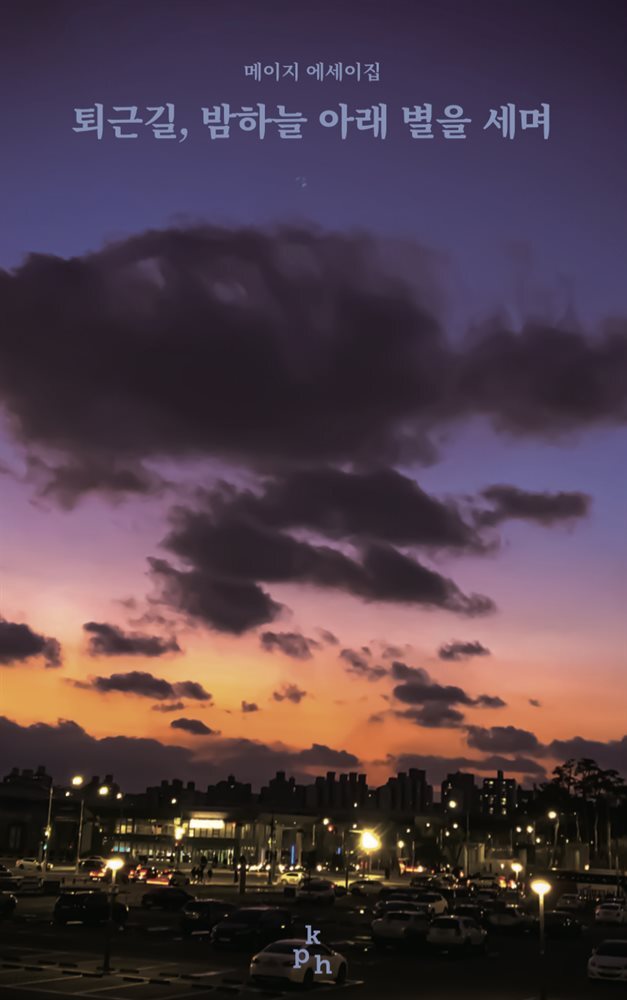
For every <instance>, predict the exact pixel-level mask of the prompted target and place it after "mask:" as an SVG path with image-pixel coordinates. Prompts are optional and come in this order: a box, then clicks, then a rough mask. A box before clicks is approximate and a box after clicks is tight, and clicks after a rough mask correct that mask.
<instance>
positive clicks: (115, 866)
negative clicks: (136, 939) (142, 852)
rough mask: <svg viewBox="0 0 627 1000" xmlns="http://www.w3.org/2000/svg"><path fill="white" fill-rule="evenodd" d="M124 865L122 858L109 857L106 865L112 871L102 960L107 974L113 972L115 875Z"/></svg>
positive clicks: (104, 971) (103, 969)
mask: <svg viewBox="0 0 627 1000" xmlns="http://www.w3.org/2000/svg"><path fill="white" fill-rule="evenodd" d="M123 866H124V861H123V860H122V858H109V860H108V861H107V862H106V865H105V867H106V868H107V869H108V870H109V871H110V872H111V890H110V892H109V919H108V920H107V924H106V928H105V930H106V933H105V946H104V956H103V961H102V971H103V973H104V975H105V976H108V975H109V974H110V972H111V935H112V932H113V914H114V905H115V876H116V875H117V873H118V872H119V870H120V868H122V867H123Z"/></svg>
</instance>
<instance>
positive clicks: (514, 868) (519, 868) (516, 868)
mask: <svg viewBox="0 0 627 1000" xmlns="http://www.w3.org/2000/svg"><path fill="white" fill-rule="evenodd" d="M522 870H523V866H522V865H521V863H520V861H513V862H512V871H513V873H514V875H515V876H516V888H518V879H519V877H520V873H521V871H522Z"/></svg>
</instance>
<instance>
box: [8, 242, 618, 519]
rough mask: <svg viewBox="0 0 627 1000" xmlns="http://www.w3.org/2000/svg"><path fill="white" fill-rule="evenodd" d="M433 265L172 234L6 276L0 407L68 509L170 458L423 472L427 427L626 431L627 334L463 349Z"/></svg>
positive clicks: (534, 329) (38, 261) (37, 262)
mask: <svg viewBox="0 0 627 1000" xmlns="http://www.w3.org/2000/svg"><path fill="white" fill-rule="evenodd" d="M399 259H401V260H402V261H403V264H404V273H411V275H412V285H411V286H410V285H409V283H408V282H406V281H405V280H404V279H403V278H401V277H399V276H398V275H399V273H400V271H399V268H398V261H399ZM435 259H436V258H435V255H434V254H430V253H428V252H427V251H425V250H422V249H421V248H417V247H412V246H411V245H410V244H409V243H404V244H403V245H402V248H399V247H396V248H392V247H391V245H390V244H389V242H388V243H387V244H386V243H384V242H383V241H378V242H377V241H375V240H374V239H371V238H368V237H367V236H365V235H363V234H338V233H325V232H322V231H320V230H313V229H310V228H307V227H305V226H301V227H295V226H292V227H282V228H277V229H275V230H273V231H270V230H255V229H253V228H251V227H249V228H246V229H227V228H219V227H214V226H196V227H189V228H178V229H175V228H171V229H169V230H165V231H150V232H146V233H143V234H140V235H137V236H133V237H130V238H128V239H125V240H123V241H120V242H118V243H115V244H112V245H109V246H107V247H105V248H104V249H103V250H101V251H100V252H97V253H86V254H85V255H84V256H82V257H75V258H73V259H70V260H63V259H60V258H58V257H54V256H52V255H44V254H34V255H31V256H29V257H28V258H27V259H26V261H25V262H24V263H23V264H22V265H21V266H20V267H18V268H16V269H15V270H14V271H12V272H7V271H4V272H0V313H1V314H2V315H3V317H4V319H5V325H6V328H7V329H8V330H10V331H11V333H10V336H7V337H4V338H3V339H2V344H1V345H0V398H1V399H2V402H3V405H4V407H5V408H6V410H7V412H8V414H9V418H10V420H11V426H12V428H13V431H14V434H15V435H16V437H17V438H18V439H19V440H20V441H22V442H23V443H24V444H25V445H26V446H27V447H28V448H29V449H30V450H31V451H34V450H36V449H45V450H48V451H50V450H53V451H54V452H55V454H56V455H58V456H61V457H60V459H59V470H61V471H59V472H58V473H57V476H58V477H59V478H61V479H63V478H65V480H68V479H69V480H71V482H70V486H71V488H72V490H74V492H76V491H78V490H80V489H83V488H89V489H93V488H95V487H96V486H97V485H98V484H99V483H100V484H102V486H103V487H104V488H105V489H110V488H112V485H115V477H114V476H113V474H112V472H111V470H118V475H122V478H123V480H124V481H123V482H122V484H121V485H122V488H123V489H125V490H128V489H129V486H130V488H131V489H136V488H137V485H138V484H137V483H136V482H134V481H133V480H132V474H135V476H136V477H137V475H138V472H137V463H141V462H143V461H145V460H146V459H150V458H154V457H162V456H166V457H169V458H175V459H177V458H178V459H181V458H185V457H194V458H197V457H198V456H203V455H204V456H217V457H220V458H223V459H226V460H232V461H236V462H238V463H240V464H242V463H243V464H249V465H254V466H258V467H265V468H268V467H270V466H271V467H272V468H275V469H276V467H277V466H280V465H283V466H284V465H285V464H286V463H289V462H292V461H296V462H298V463H306V464H308V465H310V466H311V465H312V464H318V465H320V464H325V463H329V462H333V463H339V462H345V461H361V462H363V461H368V462H371V463H373V462H378V463H381V462H383V463H386V464H393V463H396V462H398V461H399V460H401V459H404V458H407V457H413V458H416V457H418V458H422V459H423V460H424V459H425V458H429V457H432V456H433V446H432V445H431V443H430V441H429V432H430V430H431V429H433V428H435V427H437V426H438V425H440V424H441V423H442V422H443V421H450V420H453V419H456V418H465V417H467V416H469V415H472V414H483V415H485V416H486V417H487V419H488V420H489V421H490V422H491V423H492V425H493V426H494V427H496V428H497V429H498V430H505V431H507V432H509V433H510V434H517V435H522V434H533V435H536V436H539V437H542V438H545V439H546V438H549V437H551V436H554V435H555V434H556V433H560V432H570V431H573V430H576V429H578V428H582V427H590V426H593V425H595V424H600V423H609V422H618V421H620V422H624V420H625V418H626V417H627V406H626V399H627V388H626V386H625V381H624V378H623V372H624V370H625V367H626V366H627V337H626V336H625V332H624V330H622V329H620V328H619V326H618V324H615V325H614V328H613V329H612V330H608V331H606V332H604V333H603V334H602V335H599V336H596V337H595V338H594V339H592V338H587V337H586V336H584V335H583V334H581V333H579V332H575V331H573V330H566V329H558V328H555V327H551V326H548V325H547V326H544V327H543V326H540V325H539V324H535V325H532V324H528V325H526V326H525V327H524V328H523V329H522V330H521V331H520V332H514V331H511V330H509V329H507V327H506V325H505V324H504V323H502V322H500V321H495V322H493V323H492V324H490V326H489V327H487V328H486V329H484V330H479V331H477V330H475V331H473V336H472V338H469V339H468V341H467V342H466V343H464V344H462V345H461V346H457V347H455V348H453V346H452V345H450V344H448V343H447V342H446V341H445V339H444V336H443V333H442V330H441V327H440V324H439V322H438V320H437V319H436V318H435V313H436V310H438V311H439V308H440V302H441V295H440V293H439V291H438V290H437V279H435V274H436V267H435V265H434V261H435ZM408 260H409V261H411V264H410V266H409V267H408V266H407V261H408ZM70 301H71V303H72V309H71V310H70V311H68V309H67V307H66V305H67V302H70ZM86 330H89V331H90V336H89V338H86V337H85V331H86ZM294 330H298V334H299V335H298V336H297V337H295V336H294V335H293V331H294ZM42 331H45V336H42ZM147 345H148V346H149V350H147ZM94 357H97V359H98V363H97V364H94ZM33 358H37V362H38V363H37V364H36V365H35V364H33ZM68 358H71V359H72V364H71V365H69V364H68V363H67V359H68ZM207 373H210V376H209V377H210V384H209V389H210V391H208V382H207V378H208V375H207ZM112 385H115V394H114V396H112V393H111V386H112ZM77 414H80V419H77ZM83 467H84V468H85V469H86V470H87V472H86V473H84V475H85V479H86V482H83V481H81V477H80V476H79V475H78V474H77V472H76V470H77V469H78V468H83ZM68 468H69V469H71V470H72V474H71V475H68V472H67V469H68ZM63 470H65V472H64V471H63ZM120 470H122V471H120ZM125 476H126V479H124V477H125ZM129 477H131V479H130V480H129ZM139 485H140V487H141V483H140V484H139ZM51 488H53V487H51ZM66 489H67V484H66ZM343 502H344V501H342V504H343ZM364 505H365V506H367V505H368V501H364ZM342 509H343V508H342V505H340V513H339V515H338V516H340V517H341V516H342ZM378 512H379V511H378V506H377V507H376V510H375V514H376V515H377V516H378ZM364 519H365V523H366V525H367V524H368V523H369V521H368V519H367V518H365V517H364ZM391 519H392V515H391V514H390V515H389V520H390V522H391ZM401 523H403V522H401ZM405 523H406V519H405ZM392 530H393V529H392Z"/></svg>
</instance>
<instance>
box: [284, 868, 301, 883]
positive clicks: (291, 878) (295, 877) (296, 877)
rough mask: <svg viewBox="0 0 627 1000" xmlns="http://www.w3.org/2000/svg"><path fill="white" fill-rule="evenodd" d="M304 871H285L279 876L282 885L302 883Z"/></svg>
mask: <svg viewBox="0 0 627 1000" xmlns="http://www.w3.org/2000/svg"><path fill="white" fill-rule="evenodd" d="M303 877H304V872H295V871H290V872H283V874H282V875H281V876H280V878H279V884H280V885H300V883H301V882H302V881H303Z"/></svg>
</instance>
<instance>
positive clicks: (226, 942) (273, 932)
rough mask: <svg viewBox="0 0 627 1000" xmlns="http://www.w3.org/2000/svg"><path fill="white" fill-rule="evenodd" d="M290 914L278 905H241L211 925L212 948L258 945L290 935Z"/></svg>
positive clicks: (254, 946)
mask: <svg viewBox="0 0 627 1000" xmlns="http://www.w3.org/2000/svg"><path fill="white" fill-rule="evenodd" d="M291 929H292V915H291V913H290V911H289V910H283V909H281V908H280V907H278V906H242V907H240V909H238V910H235V912H234V913H232V914H230V916H228V917H227V918H226V919H225V920H221V921H220V922H219V923H217V924H216V925H215V927H214V928H213V930H212V932H211V941H212V943H213V944H214V945H216V947H232V948H253V949H254V950H255V951H257V950H258V949H259V948H262V947H264V946H265V945H267V944H271V943H272V942H273V941H278V940H279V939H280V938H287V937H289V936H290V931H291Z"/></svg>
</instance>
